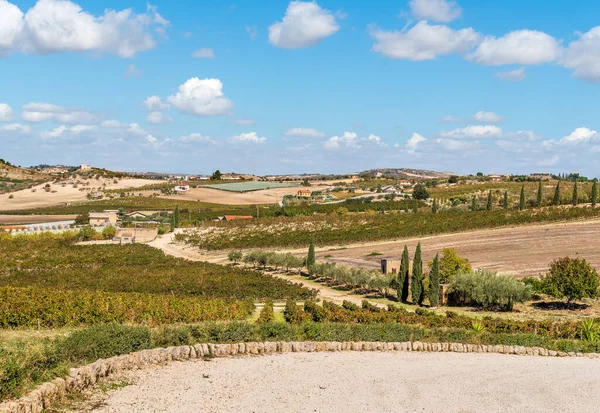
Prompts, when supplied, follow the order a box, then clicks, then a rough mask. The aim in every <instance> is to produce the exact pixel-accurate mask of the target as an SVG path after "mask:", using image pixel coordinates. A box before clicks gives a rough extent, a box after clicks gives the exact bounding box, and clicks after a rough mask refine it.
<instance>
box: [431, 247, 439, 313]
mask: <svg viewBox="0 0 600 413" xmlns="http://www.w3.org/2000/svg"><path fill="white" fill-rule="evenodd" d="M429 304H430V305H431V306H432V307H437V306H438V305H440V256H439V254H436V255H435V258H434V259H433V263H432V265H431V270H430V271H429Z"/></svg>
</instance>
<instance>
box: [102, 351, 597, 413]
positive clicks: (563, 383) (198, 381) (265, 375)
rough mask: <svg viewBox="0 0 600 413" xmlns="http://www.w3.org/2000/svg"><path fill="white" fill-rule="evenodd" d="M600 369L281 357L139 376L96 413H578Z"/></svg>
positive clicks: (459, 357)
mask: <svg viewBox="0 0 600 413" xmlns="http://www.w3.org/2000/svg"><path fill="white" fill-rule="evenodd" d="M598 389H600V361H598V360H590V359H587V358H549V357H527V356H507V355H501V354H457V353H359V352H344V353H309V354H306V353H289V354H281V355H273V356H262V357H261V356H259V357H244V358H223V359H214V360H211V361H201V360H196V361H188V362H181V363H172V364H170V365H168V366H166V367H156V368H150V369H147V370H141V371H139V373H137V378H136V379H135V384H133V385H130V386H128V387H124V388H122V389H119V390H116V391H114V392H111V393H109V394H108V396H107V398H106V399H105V400H104V402H103V403H102V404H101V405H100V406H99V407H97V408H96V409H95V410H93V411H94V412H98V413H100V412H102V413H108V412H139V413H141V412H144V413H150V412H239V413H245V412H248V413H250V412H254V413H263V412H328V413H331V412H361V413H366V412H422V413H427V412H448V413H453V412H456V413H468V412H473V413H474V412H477V413H485V412H540V413H541V412H562V413H568V412H582V411H597V408H598V406H599V405H600V392H598Z"/></svg>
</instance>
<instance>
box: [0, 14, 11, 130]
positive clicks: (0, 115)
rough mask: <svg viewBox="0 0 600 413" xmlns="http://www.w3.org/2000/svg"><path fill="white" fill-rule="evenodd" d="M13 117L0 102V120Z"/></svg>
mask: <svg viewBox="0 0 600 413" xmlns="http://www.w3.org/2000/svg"><path fill="white" fill-rule="evenodd" d="M0 7H1V6H0ZM12 118H13V110H12V108H11V107H10V106H8V105H7V104H6V103H0V122H10V121H11V120H12Z"/></svg>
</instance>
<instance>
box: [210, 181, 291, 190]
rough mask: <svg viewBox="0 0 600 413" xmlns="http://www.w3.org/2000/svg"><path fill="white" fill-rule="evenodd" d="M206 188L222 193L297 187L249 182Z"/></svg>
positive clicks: (277, 183) (276, 183) (214, 185)
mask: <svg viewBox="0 0 600 413" xmlns="http://www.w3.org/2000/svg"><path fill="white" fill-rule="evenodd" d="M202 186H203V187H205V188H212V189H220V190H221V191H231V192H252V191H260V190H263V189H271V188H288V187H293V186H297V185H292V184H283V183H279V182H259V181H248V182H236V183H231V184H213V185H202Z"/></svg>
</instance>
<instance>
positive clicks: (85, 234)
mask: <svg viewBox="0 0 600 413" xmlns="http://www.w3.org/2000/svg"><path fill="white" fill-rule="evenodd" d="M96 234H97V232H96V230H95V229H94V228H92V227H90V226H89V225H86V226H85V227H82V228H81V229H80V230H79V234H78V235H79V239H80V240H82V241H89V240H91V239H93V238H94V237H95V236H96Z"/></svg>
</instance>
